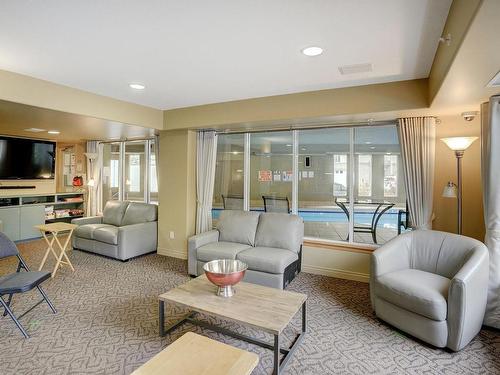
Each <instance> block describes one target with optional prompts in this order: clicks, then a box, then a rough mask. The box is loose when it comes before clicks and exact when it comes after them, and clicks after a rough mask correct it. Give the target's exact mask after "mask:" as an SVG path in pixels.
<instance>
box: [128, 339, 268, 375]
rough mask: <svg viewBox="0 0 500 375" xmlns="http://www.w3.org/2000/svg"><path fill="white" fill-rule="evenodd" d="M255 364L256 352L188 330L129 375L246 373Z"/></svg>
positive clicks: (236, 374)
mask: <svg viewBox="0 0 500 375" xmlns="http://www.w3.org/2000/svg"><path fill="white" fill-rule="evenodd" d="M258 363H259V357H258V356H257V354H255V353H250V352H247V351H245V350H241V349H238V348H234V347H232V346H229V345H227V344H223V343H221V342H218V341H214V340H212V339H209V338H207V337H204V336H200V335H198V334H196V333H193V332H187V333H185V334H184V335H183V336H182V337H180V338H178V339H177V340H176V341H174V342H173V343H172V344H170V345H169V346H167V347H166V348H165V349H163V350H162V351H161V352H160V353H158V354H157V355H155V356H154V357H153V358H151V359H150V360H149V361H148V362H146V363H145V364H143V365H142V366H141V367H139V368H138V369H137V370H135V371H134V372H133V373H132V375H165V374H169V375H201V374H203V375H224V374H231V375H249V374H250V373H251V372H252V370H253V369H254V368H255V367H256V366H257V364H258Z"/></svg>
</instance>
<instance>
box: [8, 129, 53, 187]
mask: <svg viewBox="0 0 500 375" xmlns="http://www.w3.org/2000/svg"><path fill="white" fill-rule="evenodd" d="M55 157H56V143H55V142H49V141H41V140H35V139H26V138H11V137H3V136H0V180H22V179H26V180H32V179H53V178H54V169H55Z"/></svg>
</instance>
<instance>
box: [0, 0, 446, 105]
mask: <svg viewBox="0 0 500 375" xmlns="http://www.w3.org/2000/svg"><path fill="white" fill-rule="evenodd" d="M450 4H451V0H439V1H436V0H418V1H415V0H377V1H373V0H351V1H347V0H309V1H304V0H274V1H272V0H241V1H230V0H211V1H206V0H191V1H174V0H152V1H147V2H141V1H132V0H107V1H102V0H80V1H60V0H46V1H28V0H16V1H9V2H8V1H3V2H2V4H1V8H0V69H3V70H8V71H13V72H17V73H21V74H25V75H28V76H32V77H36V78H41V79H45V80H48V81H52V82H56V83H59V84H63V85H67V86H71V87H75V88H79V89H82V90H86V91H90V92H93V93H98V94H101V95H106V96H110V97H113V98H117V99H122V100H126V101H130V102H134V103H138V104H143V105H147V106H151V107H155V108H159V109H170V108H178V107H186V106H192V105H199V104H208V103H215V102H223V101H229V100H237V99H245V98H252V97H262V96H269V95H277V94H286V93H293V92H302V91H310V90H318V89H328V88H336V87H346V86H357V85H362V84H370V83H381V82H389V81H399V80H406V79H414V78H424V77H427V76H428V74H429V70H430V67H431V64H432V61H433V58H434V54H435V51H436V47H437V43H438V38H439V36H440V34H441V31H442V29H443V25H444V22H445V20H446V17H447V14H448V10H449V6H450ZM310 45H318V46H321V47H323V48H324V49H325V52H324V53H323V55H321V56H319V57H314V58H311V57H306V56H304V55H302V54H301V52H300V51H301V49H302V48H304V47H307V46H310ZM362 63H371V64H372V65H373V71H372V72H368V73H359V74H354V75H348V76H342V75H340V73H339V70H338V67H339V66H342V65H351V64H362ZM129 82H140V83H143V84H145V85H146V90H144V91H142V92H137V91H134V90H132V89H130V88H129V87H128V83H129Z"/></svg>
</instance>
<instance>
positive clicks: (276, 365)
mask: <svg viewBox="0 0 500 375" xmlns="http://www.w3.org/2000/svg"><path fill="white" fill-rule="evenodd" d="M280 367H281V361H280V335H274V369H273V375H279V374H280Z"/></svg>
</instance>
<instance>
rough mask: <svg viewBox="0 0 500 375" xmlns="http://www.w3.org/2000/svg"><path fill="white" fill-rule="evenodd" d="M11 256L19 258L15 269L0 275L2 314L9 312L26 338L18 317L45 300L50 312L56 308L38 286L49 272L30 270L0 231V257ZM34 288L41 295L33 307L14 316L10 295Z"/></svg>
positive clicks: (47, 276) (46, 277)
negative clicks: (6, 297) (5, 297)
mask: <svg viewBox="0 0 500 375" xmlns="http://www.w3.org/2000/svg"><path fill="white" fill-rule="evenodd" d="M11 256H16V257H17V259H18V260H19V264H18V266H17V271H16V272H14V273H11V274H8V275H5V276H0V304H1V305H2V306H3V308H4V309H5V311H4V313H3V316H6V315H7V314H9V316H10V317H11V318H12V320H13V321H14V323H16V325H17V328H19V330H20V331H21V332H22V334H23V335H24V337H26V338H28V337H29V335H28V333H27V332H26V330H25V329H24V328H23V326H22V325H21V323H19V319H21V318H22V317H23V316H24V315H26V314H27V313H29V312H30V311H31V310H33V309H34V308H35V307H37V306H38V305H39V304H41V303H42V302H43V301H45V302H47V304H48V305H49V307H50V309H51V310H52V312H53V313H54V314H55V313H56V309H55V308H54V306H53V305H52V303H51V302H50V301H49V299H48V297H47V295H46V294H45V292H44V291H43V290H42V288H41V287H40V284H41V283H42V282H44V281H45V280H47V279H48V278H50V272H38V271H30V270H29V268H28V265H27V264H26V263H25V261H24V260H23V258H22V257H21V255H20V254H19V251H18V250H17V247H16V245H15V244H14V242H12V241H11V240H10V239H9V238H8V237H7V236H6V235H5V234H3V233H1V232H0V259H3V258H8V257H11ZM21 269H24V271H25V272H21ZM34 288H37V289H38V291H39V292H40V294H41V295H42V297H43V298H42V299H41V300H40V301H39V302H37V303H36V304H35V305H34V306H33V307H31V308H30V309H29V310H27V311H26V312H24V313H23V314H21V315H20V316H19V317H17V318H16V316H15V315H14V313H13V312H12V309H11V304H12V296H13V295H14V294H17V293H24V292H28V291H30V290H32V289H34ZM4 295H8V296H9V297H8V299H7V301H5V300H4V299H3V296H4Z"/></svg>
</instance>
